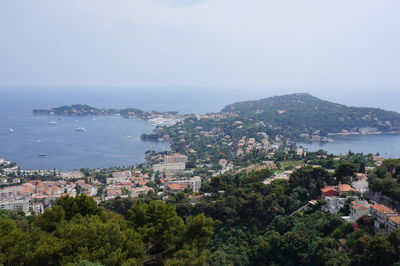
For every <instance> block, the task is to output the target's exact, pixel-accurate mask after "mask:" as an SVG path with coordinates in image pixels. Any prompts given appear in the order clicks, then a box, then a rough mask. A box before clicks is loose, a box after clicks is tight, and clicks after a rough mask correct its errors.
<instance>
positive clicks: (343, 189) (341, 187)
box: [339, 184, 355, 192]
mask: <svg viewBox="0 0 400 266" xmlns="http://www.w3.org/2000/svg"><path fill="white" fill-rule="evenodd" d="M354 190H355V189H354V188H352V187H351V186H350V185H348V184H340V185H339V191H341V192H348V191H354Z"/></svg>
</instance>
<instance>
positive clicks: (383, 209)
mask: <svg viewBox="0 0 400 266" xmlns="http://www.w3.org/2000/svg"><path fill="white" fill-rule="evenodd" d="M371 208H372V209H374V210H376V211H377V212H380V213H383V214H394V213H396V212H395V211H394V210H392V209H390V208H388V207H386V206H385V205H381V204H376V205H371Z"/></svg>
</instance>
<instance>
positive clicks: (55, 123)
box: [49, 121, 58, 125]
mask: <svg viewBox="0 0 400 266" xmlns="http://www.w3.org/2000/svg"><path fill="white" fill-rule="evenodd" d="M49 125H58V123H57V122H56V121H50V122H49Z"/></svg>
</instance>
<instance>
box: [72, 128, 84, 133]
mask: <svg viewBox="0 0 400 266" xmlns="http://www.w3.org/2000/svg"><path fill="white" fill-rule="evenodd" d="M74 131H80V132H85V131H86V128H84V127H77V128H74Z"/></svg>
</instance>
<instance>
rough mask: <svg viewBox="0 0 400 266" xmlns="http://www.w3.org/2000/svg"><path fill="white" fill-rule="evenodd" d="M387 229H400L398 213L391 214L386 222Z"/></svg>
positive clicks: (390, 230) (391, 230)
mask: <svg viewBox="0 0 400 266" xmlns="http://www.w3.org/2000/svg"><path fill="white" fill-rule="evenodd" d="M387 229H388V231H389V233H390V232H393V231H394V230H400V215H396V216H391V217H389V219H388V222H387Z"/></svg>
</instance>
